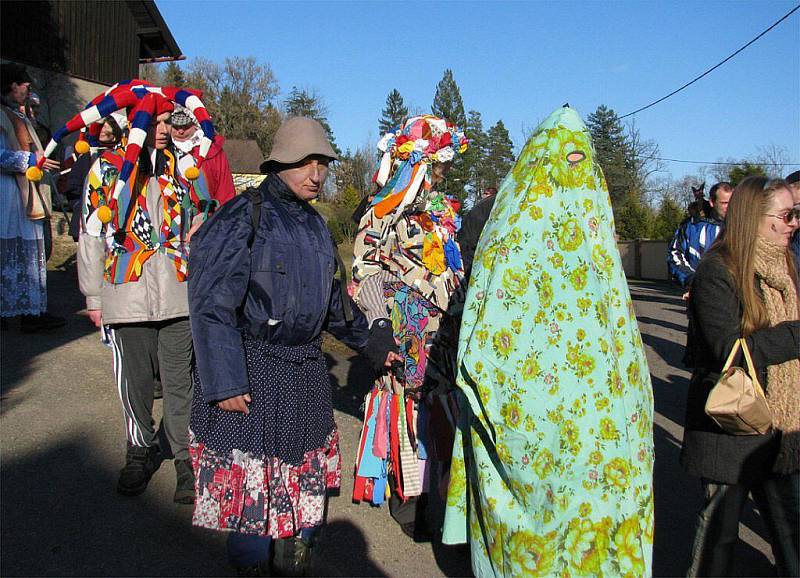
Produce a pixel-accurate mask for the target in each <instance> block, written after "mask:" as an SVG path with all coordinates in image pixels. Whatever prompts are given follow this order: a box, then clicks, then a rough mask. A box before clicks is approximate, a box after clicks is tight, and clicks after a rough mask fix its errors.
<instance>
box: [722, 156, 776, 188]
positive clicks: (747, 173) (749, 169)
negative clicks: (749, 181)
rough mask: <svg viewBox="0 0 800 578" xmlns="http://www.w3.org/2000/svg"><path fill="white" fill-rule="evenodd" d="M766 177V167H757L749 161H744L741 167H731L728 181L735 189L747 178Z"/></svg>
mask: <svg viewBox="0 0 800 578" xmlns="http://www.w3.org/2000/svg"><path fill="white" fill-rule="evenodd" d="M752 176H756V177H766V176H767V173H766V171H765V170H764V167H762V166H761V165H756V164H753V163H750V162H748V161H744V162H743V163H742V164H740V165H736V166H733V167H731V168H730V169H729V170H728V181H729V182H730V183H731V184H732V185H733V186H734V187H735V186H736V185H738V184H739V183H741V182H742V181H743V180H744V179H745V178H747V177H752Z"/></svg>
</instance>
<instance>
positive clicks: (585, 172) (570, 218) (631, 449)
mask: <svg viewBox="0 0 800 578" xmlns="http://www.w3.org/2000/svg"><path fill="white" fill-rule="evenodd" d="M458 368H459V373H458V377H457V385H458V387H459V389H460V392H461V394H460V395H461V400H462V403H461V414H460V420H459V429H460V432H459V435H458V436H457V438H456V445H455V448H454V451H453V460H452V466H451V474H450V486H449V493H448V500H447V508H446V512H445V524H444V534H443V542H444V543H445V544H458V543H463V542H467V541H468V542H469V543H470V546H471V552H472V569H473V572H474V574H475V576H477V577H478V578H484V577H492V576H564V577H566V576H645V575H649V574H650V573H651V558H652V544H653V492H652V477H653V431H652V427H653V395H652V390H651V383H650V374H649V371H648V367H647V361H646V359H645V354H644V350H643V346H642V341H641V336H640V334H639V329H638V326H637V323H636V316H635V313H634V310H633V304H632V301H631V298H630V293H629V291H628V286H627V282H626V280H625V274H624V272H623V269H622V263H621V261H620V256H619V253H618V251H617V245H616V242H615V235H614V220H613V216H612V212H611V205H610V201H609V196H608V191H607V188H606V184H605V180H604V178H603V175H602V173H601V171H600V168H599V166H598V164H597V162H596V159H595V151H594V148H593V146H592V142H591V139H590V136H589V131H588V130H587V128H586V126H585V125H584V124H583V122H582V121H581V119H580V117H579V115H578V114H577V113H576V112H575V111H574V110H572V109H570V108H568V107H564V108H560V109H558V110H556V111H555V112H554V113H553V114H551V115H550V116H549V117H548V118H547V119H546V120H545V121H544V122H543V123H542V124H541V125H540V126H539V127H538V128H537V129H536V131H535V132H534V134H533V136H531V138H530V139H529V140H528V143H527V144H526V145H525V148H524V149H523V150H522V153H521V155H520V157H519V159H518V160H517V162H516V164H515V166H514V168H513V169H512V171H511V172H510V173H509V174H508V175H507V176H506V178H505V179H504V181H503V183H502V185H501V186H500V190H499V192H498V194H497V200H496V202H495V206H494V208H493V210H492V213H491V216H490V217H489V220H488V222H487V224H486V227H485V229H484V230H483V234H482V236H481V239H480V241H479V243H478V248H477V252H476V254H475V260H474V265H473V268H472V277H471V280H470V285H469V289H468V292H467V301H466V304H465V307H464V318H463V322H462V325H461V334H460V340H459V350H458Z"/></svg>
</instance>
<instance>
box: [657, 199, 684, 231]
mask: <svg viewBox="0 0 800 578" xmlns="http://www.w3.org/2000/svg"><path fill="white" fill-rule="evenodd" d="M684 217H685V213H684V211H683V209H681V207H680V205H679V204H678V202H677V201H676V200H675V199H673V198H672V197H671V196H664V198H663V199H661V204H660V205H659V207H658V214H657V215H656V218H655V220H654V221H653V230H652V232H651V235H652V237H653V239H661V240H664V241H669V240H670V239H672V236H673V235H674V234H675V230H676V229H677V228H678V225H680V223H681V221H683V219H684Z"/></svg>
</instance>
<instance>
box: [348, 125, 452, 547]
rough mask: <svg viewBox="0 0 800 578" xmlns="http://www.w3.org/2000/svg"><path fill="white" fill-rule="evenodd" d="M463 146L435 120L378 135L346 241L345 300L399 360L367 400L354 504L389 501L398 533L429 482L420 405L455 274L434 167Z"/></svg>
mask: <svg viewBox="0 0 800 578" xmlns="http://www.w3.org/2000/svg"><path fill="white" fill-rule="evenodd" d="M466 147H467V140H466V138H465V137H464V135H463V133H462V132H460V131H459V130H458V129H457V128H456V127H454V126H453V125H452V124H451V123H449V122H448V121H446V120H444V119H441V118H437V117H434V116H417V117H413V118H410V119H408V120H407V121H406V122H405V123H404V124H403V126H402V127H398V128H397V129H396V130H395V131H393V132H390V133H388V134H386V135H385V136H384V137H383V138H382V139H381V141H380V143H379V144H378V149H379V150H380V151H381V152H382V153H383V154H382V158H381V161H380V166H379V168H378V171H377V172H376V175H375V177H374V181H375V184H376V185H377V186H378V187H379V189H378V191H377V193H376V194H375V196H374V198H373V199H372V201H371V203H370V205H369V207H368V210H367V211H366V214H365V215H364V216H363V218H362V219H361V223H360V226H359V231H358V234H357V237H356V242H355V261H354V265H353V279H354V298H355V300H356V302H357V303H358V304H359V306H360V307H361V308H362V309H363V310H364V311H365V313H366V315H367V317H368V319H369V320H370V322H371V323H372V324H391V327H392V330H393V333H394V336H395V339H396V340H397V342H398V343H399V344H400V353H401V355H402V356H403V358H404V361H403V363H402V366H401V367H398V368H396V370H395V371H393V372H392V373H391V374H389V375H382V376H381V377H379V379H378V380H377V381H376V383H375V385H374V387H373V388H372V390H371V391H370V393H369V394H368V395H367V397H366V403H365V415H364V425H363V430H362V434H361V441H360V444H359V450H358V455H357V461H356V479H355V488H354V491H353V498H354V499H355V500H356V501H362V500H363V501H368V502H370V503H372V504H376V505H377V504H382V503H383V502H384V501H386V499H387V497H388V498H389V505H390V510H391V511H392V515H393V516H394V518H395V519H396V520H397V521H398V522H399V523H400V524H401V526H402V527H403V529H404V531H405V532H406V533H407V534H413V533H414V524H415V519H416V518H417V512H416V511H415V510H416V501H417V499H418V498H419V497H420V496H421V495H422V494H423V493H424V492H425V491H426V486H427V482H428V476H429V467H428V466H429V462H428V460H427V458H428V457H429V456H428V454H429V452H430V451H431V445H430V444H429V440H428V436H427V433H426V427H425V426H426V424H427V423H428V422H429V410H428V407H429V406H428V405H427V404H424V403H420V399H421V396H422V391H421V390H422V388H423V384H424V382H425V379H426V371H427V368H428V354H429V350H430V345H431V342H432V340H433V336H434V334H435V332H436V330H437V328H438V326H439V319H440V317H441V315H442V314H443V312H444V311H445V310H446V309H447V304H448V301H449V299H450V296H451V295H452V293H453V292H454V290H455V289H456V287H457V286H458V284H459V282H460V280H461V277H462V274H463V270H462V263H461V255H460V251H459V247H458V244H457V243H456V241H455V236H456V232H457V231H458V228H459V226H460V217H459V216H458V209H459V207H460V205H459V203H458V201H457V200H456V199H455V198H453V197H449V196H446V195H444V194H442V193H439V192H437V191H436V190H435V189H434V186H433V181H434V180H435V179H436V178H438V177H437V176H434V167H435V166H436V165H438V164H444V163H449V162H450V161H452V160H453V158H454V157H455V155H457V154H460V153H462V152H464V150H466ZM446 405H447V404H446V403H445V407H446ZM448 413H451V412H448V410H447V409H444V411H443V415H447V414H448ZM448 457H449V456H448Z"/></svg>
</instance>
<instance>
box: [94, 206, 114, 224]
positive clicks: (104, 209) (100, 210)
mask: <svg viewBox="0 0 800 578" xmlns="http://www.w3.org/2000/svg"><path fill="white" fill-rule="evenodd" d="M113 216H114V215H113V214H112V213H111V209H109V208H108V205H100V206H99V207H97V218H98V219H100V222H101V223H103V224H106V223H110V222H111V217H113Z"/></svg>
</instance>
